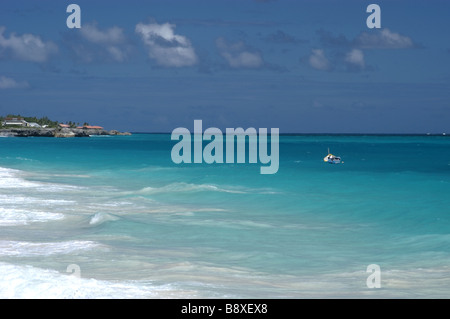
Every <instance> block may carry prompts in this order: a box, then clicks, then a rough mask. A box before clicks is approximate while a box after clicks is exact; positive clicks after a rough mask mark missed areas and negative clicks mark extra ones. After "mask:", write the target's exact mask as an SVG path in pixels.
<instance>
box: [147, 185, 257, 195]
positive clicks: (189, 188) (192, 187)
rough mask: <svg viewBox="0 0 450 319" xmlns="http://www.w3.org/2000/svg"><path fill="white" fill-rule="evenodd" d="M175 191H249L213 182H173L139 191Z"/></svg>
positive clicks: (148, 192)
mask: <svg viewBox="0 0 450 319" xmlns="http://www.w3.org/2000/svg"><path fill="white" fill-rule="evenodd" d="M175 192H186V193H187V192H222V193H233V194H246V193H248V192H249V191H248V190H243V189H238V188H233V187H226V186H225V187H223V186H222V187H219V186H216V185H211V184H190V183H172V184H168V185H165V186H162V187H144V188H142V189H141V190H139V191H138V193H140V194H158V193H175Z"/></svg>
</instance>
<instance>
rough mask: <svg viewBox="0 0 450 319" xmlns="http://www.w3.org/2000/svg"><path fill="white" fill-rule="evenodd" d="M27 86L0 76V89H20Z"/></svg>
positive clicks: (25, 83) (24, 83)
mask: <svg viewBox="0 0 450 319" xmlns="http://www.w3.org/2000/svg"><path fill="white" fill-rule="evenodd" d="M28 86H29V85H28V83H27V82H17V81H16V80H14V79H11V78H8V77H6V76H0V89H20V88H26V87H28Z"/></svg>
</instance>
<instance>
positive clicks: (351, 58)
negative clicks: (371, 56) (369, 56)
mask: <svg viewBox="0 0 450 319" xmlns="http://www.w3.org/2000/svg"><path fill="white" fill-rule="evenodd" d="M345 62H347V63H349V64H350V65H351V66H353V67H357V68H360V69H364V67H365V61H364V53H363V52H362V51H361V50H359V49H353V50H351V51H350V52H348V53H347V54H346V56H345Z"/></svg>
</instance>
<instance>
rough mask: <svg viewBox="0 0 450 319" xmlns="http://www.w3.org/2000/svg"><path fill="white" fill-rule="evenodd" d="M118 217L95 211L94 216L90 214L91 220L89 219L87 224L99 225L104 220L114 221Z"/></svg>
mask: <svg viewBox="0 0 450 319" xmlns="http://www.w3.org/2000/svg"><path fill="white" fill-rule="evenodd" d="M118 219H119V217H117V216H114V215H111V214H107V213H97V214H95V215H94V216H92V218H91V220H90V221H89V224H90V225H100V224H103V223H104V222H108V221H115V220H118Z"/></svg>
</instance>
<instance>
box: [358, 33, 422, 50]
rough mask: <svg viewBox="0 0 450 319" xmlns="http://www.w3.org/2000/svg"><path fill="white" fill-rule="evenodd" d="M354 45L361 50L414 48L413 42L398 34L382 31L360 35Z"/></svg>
mask: <svg viewBox="0 0 450 319" xmlns="http://www.w3.org/2000/svg"><path fill="white" fill-rule="evenodd" d="M354 44H355V45H356V46H357V47H359V48H362V49H407V48H413V47H416V45H415V44H414V42H413V40H412V39H411V38H409V37H407V36H403V35H401V34H399V33H395V32H391V31H390V30H389V29H382V30H381V31H380V32H378V33H373V34H372V33H370V34H369V33H367V32H363V33H361V34H360V35H359V36H358V37H357V38H356V39H355V41H354Z"/></svg>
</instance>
